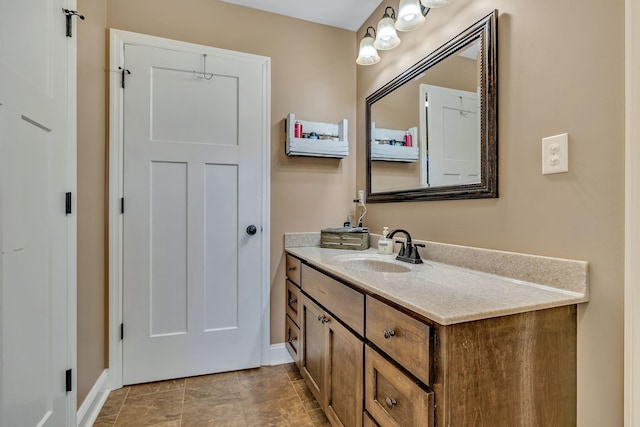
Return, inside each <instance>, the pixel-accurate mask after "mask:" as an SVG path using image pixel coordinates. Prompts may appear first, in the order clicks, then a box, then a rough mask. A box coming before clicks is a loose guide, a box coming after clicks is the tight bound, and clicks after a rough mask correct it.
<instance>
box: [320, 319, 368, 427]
mask: <svg viewBox="0 0 640 427" xmlns="http://www.w3.org/2000/svg"><path fill="white" fill-rule="evenodd" d="M326 334H327V341H328V342H327V359H328V367H329V369H328V371H327V382H326V385H327V410H326V413H327V417H328V418H329V420H330V421H331V423H332V424H333V425H334V426H342V427H356V426H362V410H363V401H364V380H363V377H364V374H363V359H364V343H363V342H362V341H361V340H360V339H359V338H358V337H357V336H355V335H354V334H352V333H351V332H349V330H347V328H345V327H344V326H342V325H341V324H340V323H338V321H336V320H335V319H331V318H330V319H329V321H328V322H327V323H326Z"/></svg>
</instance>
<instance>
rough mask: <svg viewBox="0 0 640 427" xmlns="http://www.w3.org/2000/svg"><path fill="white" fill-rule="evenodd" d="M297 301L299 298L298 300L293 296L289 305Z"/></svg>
mask: <svg viewBox="0 0 640 427" xmlns="http://www.w3.org/2000/svg"><path fill="white" fill-rule="evenodd" d="M297 302H298V300H297V299H295V298H291V299H290V300H289V305H293V304H296V303H297Z"/></svg>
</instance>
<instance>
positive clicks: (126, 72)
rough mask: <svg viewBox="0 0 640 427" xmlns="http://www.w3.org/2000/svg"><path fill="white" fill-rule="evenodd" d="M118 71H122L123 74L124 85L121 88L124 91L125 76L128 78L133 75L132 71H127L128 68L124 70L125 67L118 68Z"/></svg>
mask: <svg viewBox="0 0 640 427" xmlns="http://www.w3.org/2000/svg"><path fill="white" fill-rule="evenodd" d="M118 70H120V73H121V74H122V83H121V86H122V89H124V80H125V76H126V75H127V74H131V71H129V70H127V69H126V68H123V67H118Z"/></svg>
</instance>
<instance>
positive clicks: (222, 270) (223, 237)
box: [204, 164, 240, 331]
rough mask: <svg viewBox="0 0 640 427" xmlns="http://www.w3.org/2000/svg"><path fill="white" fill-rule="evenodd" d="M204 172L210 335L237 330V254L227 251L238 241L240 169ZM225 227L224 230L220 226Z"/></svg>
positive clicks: (223, 167) (224, 167)
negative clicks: (226, 247)
mask: <svg viewBox="0 0 640 427" xmlns="http://www.w3.org/2000/svg"><path fill="white" fill-rule="evenodd" d="M204 169H205V187H206V189H205V191H206V194H207V197H206V206H205V224H204V227H205V239H206V240H205V282H204V286H205V289H204V292H205V295H204V302H205V307H204V308H205V313H204V316H205V318H204V324H205V328H206V330H207V331H214V330H216V329H225V328H226V329H230V328H238V326H239V322H238V320H239V319H238V305H239V302H238V289H237V287H235V286H220V285H219V284H220V283H223V284H228V285H231V284H234V283H238V266H239V265H240V263H239V260H238V252H237V251H231V250H230V251H225V250H224V247H225V246H226V245H227V242H234V241H237V240H238V235H237V230H238V167H237V166H235V165H212V164H207V165H205V166H204ZM222 224H224V226H221V225H222Z"/></svg>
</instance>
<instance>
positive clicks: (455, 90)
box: [366, 10, 498, 203]
mask: <svg viewBox="0 0 640 427" xmlns="http://www.w3.org/2000/svg"><path fill="white" fill-rule="evenodd" d="M497 19H498V11H497V10H496V11H493V12H492V13H491V14H489V15H487V16H486V17H484V18H483V19H481V20H480V21H478V22H476V23H475V24H473V25H472V26H471V27H469V28H467V29H466V30H464V31H463V32H462V33H460V34H459V35H457V36H456V37H454V38H453V39H452V40H450V41H449V42H447V43H446V44H444V45H443V46H441V47H440V48H438V49H436V50H435V51H434V52H432V53H431V54H429V55H427V56H426V57H425V58H423V59H422V60H420V61H419V62H418V63H416V64H415V65H413V66H412V67H410V68H409V69H407V70H406V71H404V72H402V73H401V74H400V75H399V76H397V77H396V78H394V79H393V80H391V81H390V82H389V83H387V84H386V85H384V86H383V87H381V88H380V89H378V90H377V91H376V92H374V93H373V94H371V95H369V96H368V97H367V99H366V115H367V121H366V143H367V147H366V153H367V202H369V203H376V202H399V201H420V200H451V199H479V198H495V197H498V123H497V117H498V108H497V107H498V96H497V83H498V81H497V45H496V42H497V34H496V32H497Z"/></svg>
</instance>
